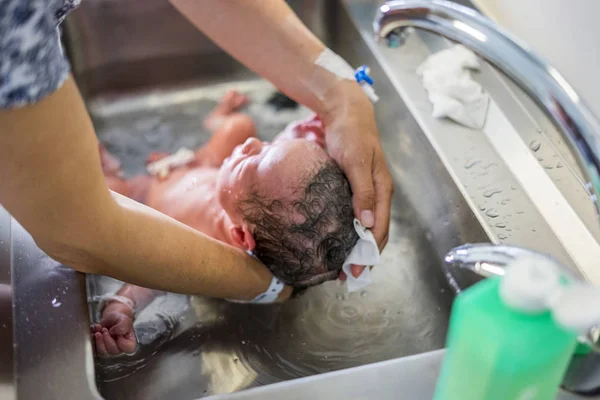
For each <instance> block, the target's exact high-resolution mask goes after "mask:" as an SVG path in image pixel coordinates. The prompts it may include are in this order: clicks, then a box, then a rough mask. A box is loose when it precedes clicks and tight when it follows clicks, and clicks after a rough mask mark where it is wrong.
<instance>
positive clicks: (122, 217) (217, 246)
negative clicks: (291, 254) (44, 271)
mask: <svg viewBox="0 0 600 400" xmlns="http://www.w3.org/2000/svg"><path fill="white" fill-rule="evenodd" d="M113 196H114V197H115V199H116V200H117V204H118V206H117V211H115V214H114V215H113V216H112V217H109V218H110V219H112V222H111V223H110V225H112V226H113V228H112V229H110V230H109V231H108V232H107V233H106V234H105V235H103V237H101V239H100V240H101V242H102V243H103V244H102V245H101V246H99V245H93V246H91V247H90V248H89V249H86V251H85V254H88V255H91V256H89V260H82V261H83V262H85V263H89V264H93V265H96V266H97V267H99V268H101V270H102V271H103V273H104V274H106V275H111V276H115V277H117V278H118V279H120V280H123V281H126V282H129V283H133V284H136V285H139V286H144V287H150V288H153V289H159V290H169V291H175V292H179V293H190V294H203V295H207V296H215V297H225V298H234V299H243V300H249V299H252V298H254V297H256V296H257V295H258V294H260V293H262V292H264V291H265V289H266V288H267V287H268V286H269V283H270V280H271V277H272V275H271V273H270V272H269V271H268V270H267V269H266V268H265V267H264V266H263V265H262V264H260V263H259V262H257V261H256V260H254V259H253V258H252V257H250V256H248V255H246V254H245V253H244V252H242V251H241V250H239V249H236V248H234V247H231V246H228V245H226V244H223V243H221V242H219V241H217V240H215V239H212V238H210V237H208V236H206V235H203V234H201V233H199V232H198V231H196V230H194V229H191V228H189V227H187V226H185V225H183V224H181V223H179V222H177V221H175V220H173V219H171V218H169V217H167V216H165V215H163V214H161V213H159V212H157V211H155V210H153V209H151V208H149V207H146V206H144V205H141V204H139V203H136V202H135V201H133V200H130V199H128V198H126V197H123V196H120V195H118V194H116V193H114V194H113ZM102 248H106V249H110V251H108V252H102V253H100V254H95V253H96V252H97V251H98V250H102Z"/></svg>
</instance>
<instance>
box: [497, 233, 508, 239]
mask: <svg viewBox="0 0 600 400" xmlns="http://www.w3.org/2000/svg"><path fill="white" fill-rule="evenodd" d="M506 238H508V236H506V235H505V234H503V233H500V234H498V239H500V240H504V239H506Z"/></svg>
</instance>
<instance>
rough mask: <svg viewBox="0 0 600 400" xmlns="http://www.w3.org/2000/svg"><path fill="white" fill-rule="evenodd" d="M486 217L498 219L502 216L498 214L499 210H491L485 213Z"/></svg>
mask: <svg viewBox="0 0 600 400" xmlns="http://www.w3.org/2000/svg"><path fill="white" fill-rule="evenodd" d="M485 215H487V216H488V217H490V218H496V217H497V216H498V215H500V214H498V210H496V209H495V208H490V209H489V210H487V211H486V212H485Z"/></svg>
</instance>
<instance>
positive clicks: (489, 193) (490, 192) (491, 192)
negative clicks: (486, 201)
mask: <svg viewBox="0 0 600 400" xmlns="http://www.w3.org/2000/svg"><path fill="white" fill-rule="evenodd" d="M498 193H502V190H501V189H490V190H486V191H485V192H483V196H484V197H487V198H490V197H492V196H493V195H495V194H498Z"/></svg>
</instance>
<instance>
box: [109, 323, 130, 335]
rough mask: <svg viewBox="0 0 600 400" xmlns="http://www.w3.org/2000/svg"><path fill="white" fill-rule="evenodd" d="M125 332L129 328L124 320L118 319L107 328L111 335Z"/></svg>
mask: <svg viewBox="0 0 600 400" xmlns="http://www.w3.org/2000/svg"><path fill="white" fill-rule="evenodd" d="M127 332H129V328H128V326H127V323H125V321H119V322H118V323H117V324H115V326H113V327H112V328H110V329H109V330H108V333H110V334H111V335H113V336H117V335H124V334H126V333H127Z"/></svg>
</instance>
